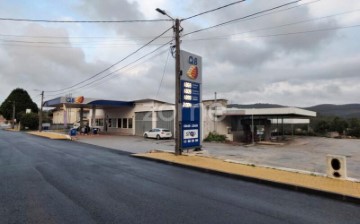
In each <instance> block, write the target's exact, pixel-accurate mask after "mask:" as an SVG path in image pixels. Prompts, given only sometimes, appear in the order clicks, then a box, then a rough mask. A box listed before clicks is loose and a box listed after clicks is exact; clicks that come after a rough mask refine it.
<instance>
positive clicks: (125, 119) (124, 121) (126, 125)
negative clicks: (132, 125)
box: [122, 118, 128, 128]
mask: <svg viewBox="0 0 360 224" xmlns="http://www.w3.org/2000/svg"><path fill="white" fill-rule="evenodd" d="M122 124H123V128H128V122H127V118H123V123H122Z"/></svg>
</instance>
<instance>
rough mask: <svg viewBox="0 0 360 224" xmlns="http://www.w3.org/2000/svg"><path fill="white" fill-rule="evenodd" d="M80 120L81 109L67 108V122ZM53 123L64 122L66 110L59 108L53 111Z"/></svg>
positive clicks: (71, 122)
mask: <svg viewBox="0 0 360 224" xmlns="http://www.w3.org/2000/svg"><path fill="white" fill-rule="evenodd" d="M79 120H80V115H79V109H75V108H72V109H67V123H68V124H73V123H75V122H77V121H79ZM53 124H64V110H57V111H54V113H53Z"/></svg>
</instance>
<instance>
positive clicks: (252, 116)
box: [251, 108, 255, 145]
mask: <svg viewBox="0 0 360 224" xmlns="http://www.w3.org/2000/svg"><path fill="white" fill-rule="evenodd" d="M254 110H255V109H254V108H253V109H252V114H251V127H252V136H251V137H252V138H251V141H252V144H253V145H255V127H254Z"/></svg>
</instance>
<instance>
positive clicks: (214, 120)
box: [214, 92, 217, 133]
mask: <svg viewBox="0 0 360 224" xmlns="http://www.w3.org/2000/svg"><path fill="white" fill-rule="evenodd" d="M216 103H217V102H216V92H215V101H214V105H215V108H214V132H215V133H216V131H217V130H216V110H217V105H216Z"/></svg>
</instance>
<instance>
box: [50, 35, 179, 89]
mask: <svg viewBox="0 0 360 224" xmlns="http://www.w3.org/2000/svg"><path fill="white" fill-rule="evenodd" d="M171 42H172V40H170V41H168V42H166V43H165V44H162V45H161V46H160V47H158V48H156V49H154V50H152V51H150V52H148V53H147V54H145V55H143V56H141V57H140V58H138V59H136V60H135V61H132V62H131V63H128V64H127V65H125V66H123V67H121V68H119V69H116V70H114V71H112V72H110V73H108V74H106V75H105V76H102V77H99V78H98V79H96V80H93V81H92V82H90V83H86V84H84V85H82V86H79V87H78V88H77V90H79V89H82V88H85V87H88V86H90V85H92V84H94V83H95V82H99V81H101V80H103V79H105V78H107V77H109V76H111V75H113V74H116V73H117V72H119V71H121V70H123V69H125V68H127V67H129V66H131V65H133V64H135V63H136V62H138V61H140V60H142V59H143V58H145V57H147V56H149V55H151V54H153V53H155V52H156V51H158V50H160V49H161V48H163V47H164V46H166V45H168V44H169V43H171ZM68 92H73V90H71V89H69V90H67V91H62V92H61V93H58V94H53V95H51V96H59V95H63V94H64V93H68Z"/></svg>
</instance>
